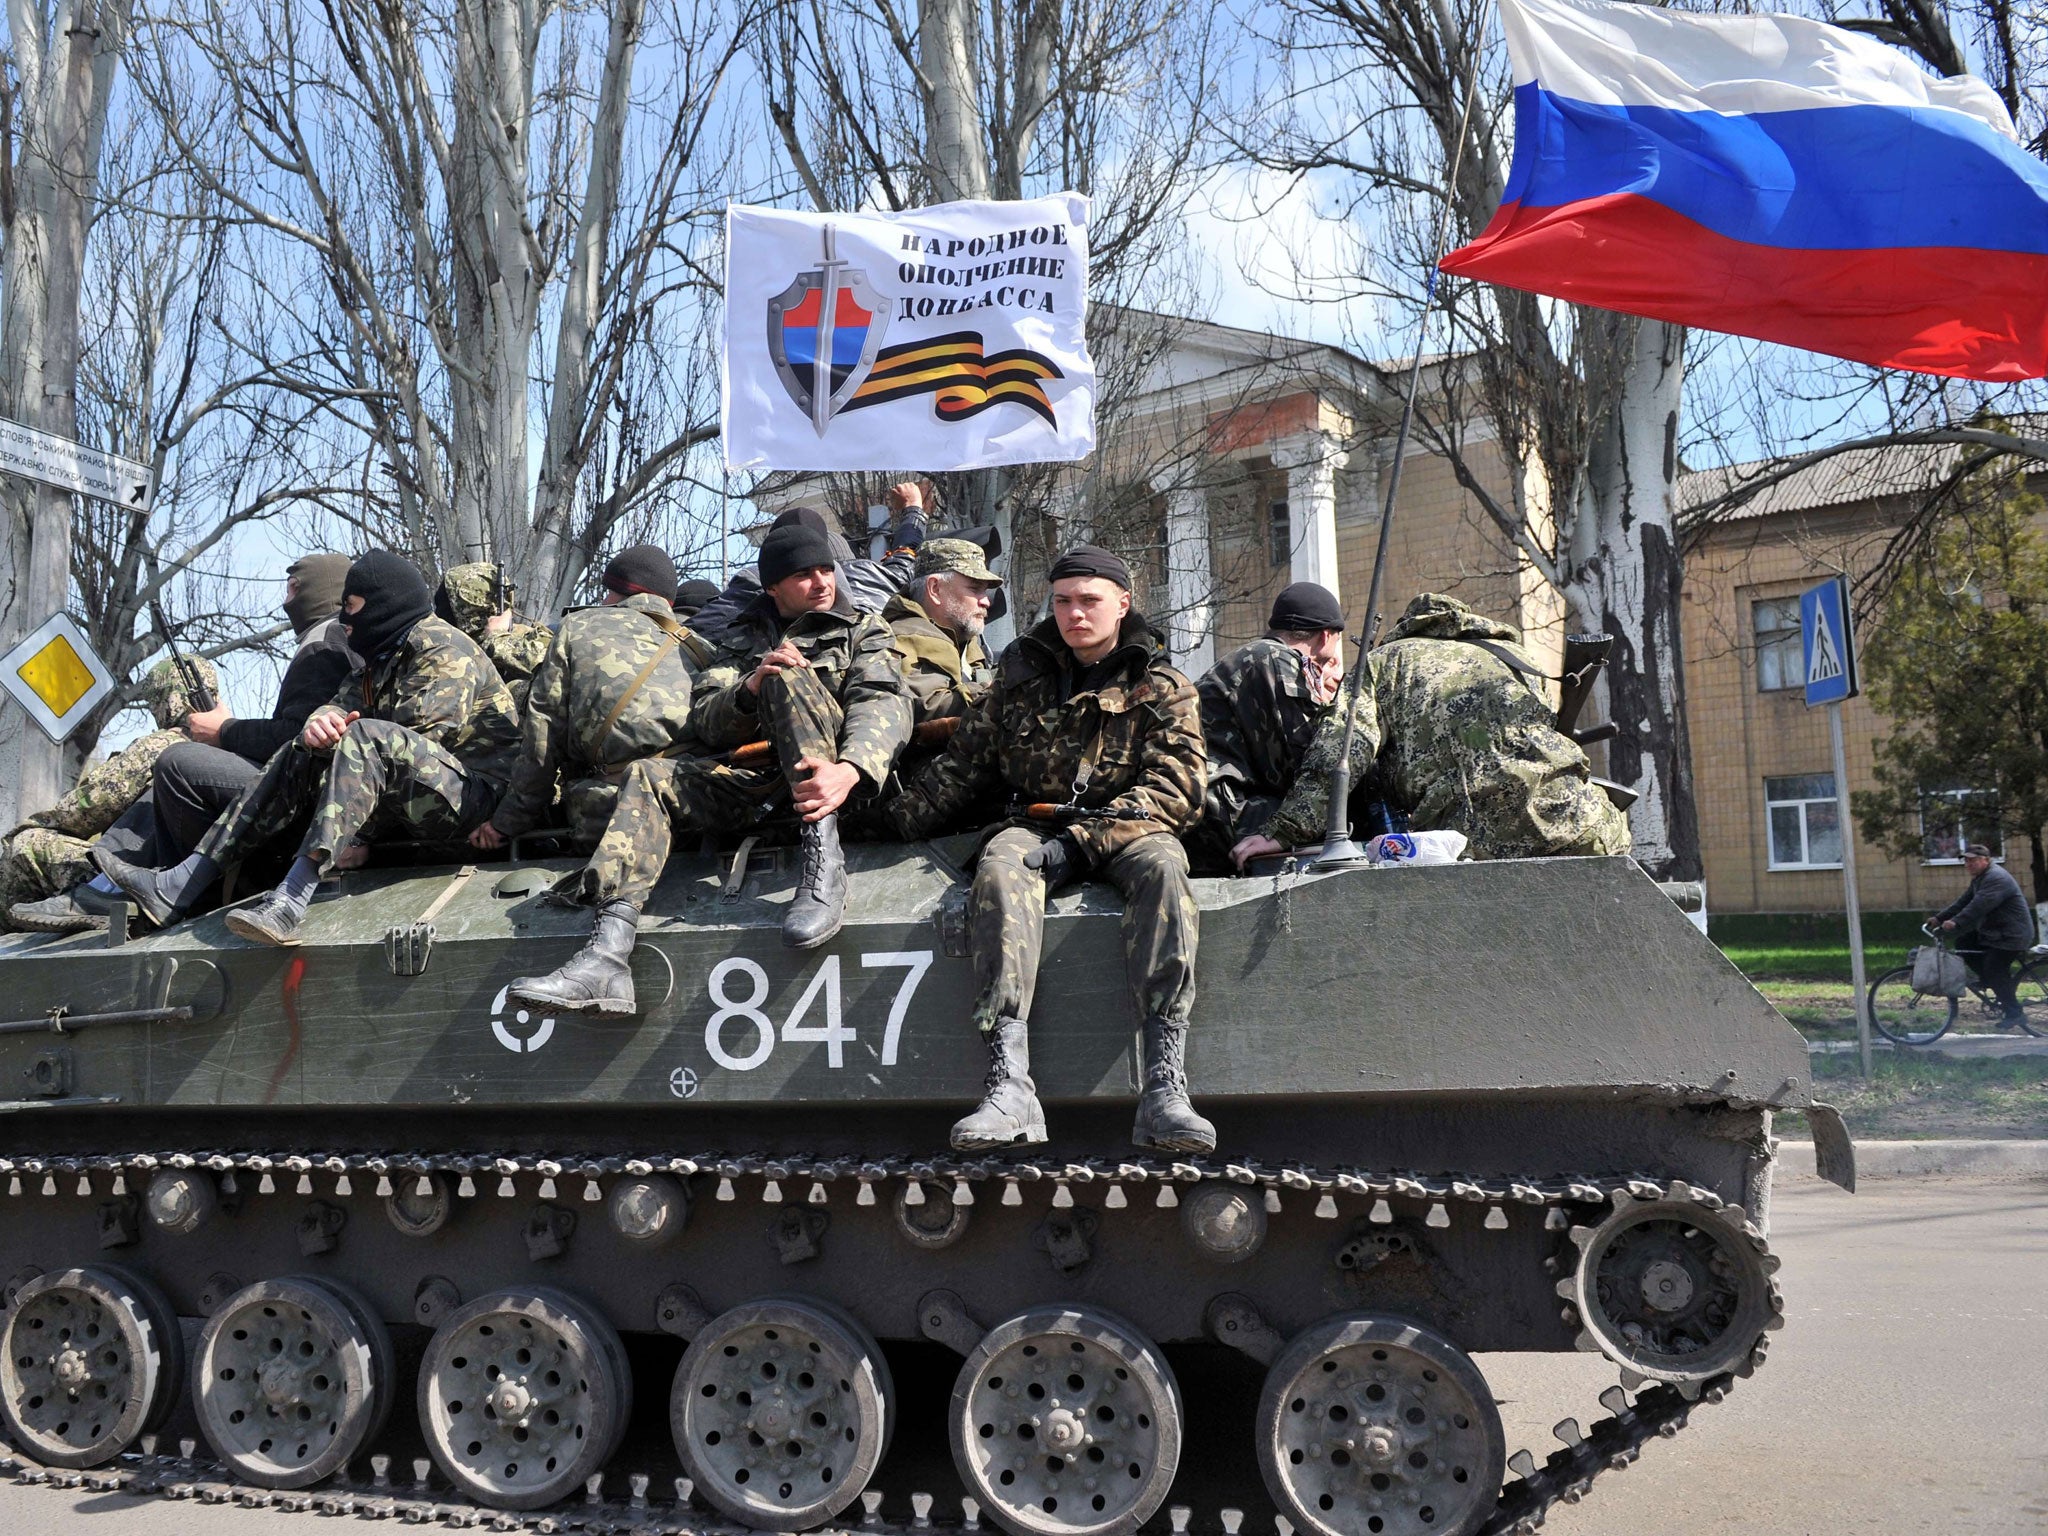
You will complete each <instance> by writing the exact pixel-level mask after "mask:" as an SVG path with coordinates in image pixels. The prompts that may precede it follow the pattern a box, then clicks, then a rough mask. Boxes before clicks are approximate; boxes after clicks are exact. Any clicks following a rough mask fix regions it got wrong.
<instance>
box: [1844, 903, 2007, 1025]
mask: <svg viewBox="0 0 2048 1536" xmlns="http://www.w3.org/2000/svg"><path fill="white" fill-rule="evenodd" d="M1920 931H1921V932H1922V933H1924V934H1926V935H1927V936H1928V937H1929V938H1930V939H1932V940H1934V942H1935V944H1936V945H1937V946H1938V947H1940V948H1942V949H1947V948H1948V947H1949V946H1948V941H1947V939H1946V938H1944V937H1943V935H1942V934H1940V933H1938V932H1937V931H1936V930H1935V929H1933V928H1932V927H1930V926H1928V925H1927V924H1926V923H1922V924H1921V925H1920ZM1955 953H1957V954H1959V955H1961V956H1963V963H1964V965H1965V966H1966V967H1968V970H1969V981H1968V984H1967V985H1968V990H1967V994H1966V995H1967V996H1969V997H1971V998H1974V999H1975V1002H1976V1006H1977V1007H1978V1008H1980V1009H1982V1010H1983V1011H1984V1012H1985V1013H1986V1014H1988V1015H1989V1016H1990V1019H1991V1021H1992V1022H1993V1023H1997V1022H1999V1021H2001V1020H2003V1019H2004V1017H2005V1010H2004V1008H2003V1007H2002V1006H2001V1005H2000V1003H1999V1001H1998V996H1997V994H1996V993H1994V992H1993V991H1992V990H1991V988H1990V987H1989V986H1987V985H1986V984H1985V983H1984V981H1983V980H1982V979H1981V978H1980V977H1979V976H1978V975H1977V967H1976V965H1975V963H1974V962H1972V961H1971V960H1970V958H1969V957H1970V956H1971V955H1981V954H1982V953H1983V951H1982V950H1981V949H1958V950H1956V951H1955ZM1866 995H1867V996H1868V997H1869V999H1870V1023H1871V1027H1872V1028H1873V1029H1875V1030H1876V1031H1877V1032H1878V1033H1879V1034H1881V1035H1883V1036H1884V1037H1885V1039H1887V1040H1889V1041H1891V1042H1892V1043H1893V1044H1895V1045H1932V1044H1933V1043H1934V1042H1935V1041H1936V1040H1939V1039H1940V1038H1941V1037H1942V1036H1943V1035H1945V1034H1947V1033H1948V1032H1949V1030H1950V1028H1951V1027H1952V1026H1953V1025H1954V1024H1955V1022H1956V1018H1957V1016H1958V1015H1959V1014H1960V1013H1961V1012H1962V1004H1963V1001H1964V999H1963V998H1962V997H1948V996H1945V995H1944V994H1942V993H1940V992H1922V991H1920V990H1919V989H1917V988H1916V987H1915V986H1914V985H1913V967H1912V965H1911V963H1910V962H1909V963H1908V964H1905V965H1902V966H1899V967H1897V968H1896V969H1895V970H1889V971H1886V972H1885V973H1884V974H1883V975H1882V976H1880V977H1878V978H1877V979H1876V980H1875V981H1873V982H1872V983H1871V984H1870V987H1869V989H1868V992H1867V993H1866ZM2013 995H2014V996H2015V997H2017V998H2018V999H2019V1004H2020V1018H2019V1020H2018V1021H2017V1022H2018V1024H2019V1027H2020V1028H2021V1029H2022V1030H2024V1031H2026V1033H2028V1034H2030V1035H2036V1036H2040V1037H2042V1038H2048V944H2036V945H2035V946H2034V947H2033V948H2032V949H2031V950H2029V951H2028V953H2027V959H2026V962H2025V963H2024V964H2023V965H2021V966H2020V969H2019V973H2018V974H2017V975H2016V976H2014V978H2013Z"/></svg>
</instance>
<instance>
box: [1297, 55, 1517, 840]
mask: <svg viewBox="0 0 2048 1536" xmlns="http://www.w3.org/2000/svg"><path fill="white" fill-rule="evenodd" d="M1478 84H1479V52H1478V49H1477V48H1475V49H1474V50H1473V53H1472V67H1471V69H1470V70H1468V71H1467V72H1466V76H1465V105H1464V108H1463V110H1462V111H1461V112H1460V113H1459V115H1458V141H1457V144H1456V146H1455V148H1454V149H1453V150H1452V152H1451V174H1450V177H1449V179H1448V180H1447V181H1446V182H1445V184H1444V206H1443V212H1442V213H1441V215H1439V217H1438V219H1437V228H1436V243H1435V246H1434V249H1435V252H1436V254H1435V255H1434V256H1433V257H1432V258H1431V260H1430V263H1429V276H1428V278H1427V279H1426V280H1425V283H1424V285H1423V290H1422V314H1421V316H1420V318H1419V319H1418V320H1417V321H1416V326H1415V355H1414V356H1413V357H1411V358H1410V359H1409V363H1408V392H1407V395H1406V397H1405V398H1404V399H1403V400H1402V402H1401V426H1400V429H1399V430H1398V431H1397V432H1396V433H1395V434H1394V463H1393V467H1392V468H1391V469H1389V470H1388V471H1387V495H1386V501H1385V503H1384V505H1383V506H1382V507H1381V508H1380V534H1379V542H1378V544H1377V546H1376V547H1375V548H1374V550H1373V557H1372V580H1371V582H1370V583H1369V584H1368V585H1367V587H1366V594H1365V617H1364V621H1363V623H1362V625H1361V626H1360V629H1359V632H1358V654H1357V656H1355V657H1354V658H1353V659H1352V662H1351V682H1350V694H1349V699H1348V702H1347V703H1346V705H1345V709H1344V747H1343V750H1342V751H1341V752H1339V753H1338V754H1337V762H1336V765H1335V766H1334V767H1332V768H1331V770H1330V817H1329V822H1328V824H1327V825H1326V827H1325V828H1324V832H1323V851H1322V852H1321V853H1319V854H1317V855H1316V858H1315V867H1316V868H1317V869H1342V868H1345V867H1347V866H1349V865H1353V864H1363V863H1364V862H1365V850H1364V849H1363V848H1361V847H1359V846H1358V844H1357V843H1355V842H1353V841H1352V840H1351V744H1352V742H1353V740H1354V739H1355V738H1356V736H1357V732H1358V700H1359V697H1360V690H1361V689H1363V688H1364V687H1365V686H1366V684H1367V682H1368V681H1369V674H1368V671H1367V668H1366V664H1365V662H1366V656H1367V655H1368V654H1369V653H1370V652H1371V650H1372V646H1373V642H1374V641H1375V640H1377V639H1378V638H1379V630H1380V586H1381V583H1382V581H1383V580H1384V579H1385V576H1386V571H1387V543H1388V535H1389V533H1390V532H1391V531H1392V529H1393V526H1394V498H1395V496H1396V495H1398V494H1399V492H1400V489H1401V461H1402V459H1403V458H1405V457H1406V455H1407V451H1408V432H1409V428H1410V427H1412V426H1413V425H1414V422H1415V396H1416V392H1417V390H1418V389H1419V388H1420V387H1421V384H1422V347H1423V343H1424V342H1425V341H1427V340H1428V339H1429V314H1430V309H1431V307H1432V306H1433V305H1434V304H1435V302H1436V284H1437V276H1438V271H1439V265H1440V263H1441V262H1442V261H1443V259H1444V254H1445V247H1446V246H1447V245H1448V244H1449V242H1450V238H1451V215H1452V213H1453V212H1454V211H1455V209H1456V206H1457V196H1458V173H1459V172H1460V171H1461V170H1463V169H1464V167H1465V141H1466V138H1467V137H1468V134H1469V130H1470V128H1471V125H1472V99H1473V97H1474V96H1475V95H1476V94H1477V87H1478Z"/></svg>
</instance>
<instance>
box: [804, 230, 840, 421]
mask: <svg viewBox="0 0 2048 1536" xmlns="http://www.w3.org/2000/svg"><path fill="white" fill-rule="evenodd" d="M818 270H819V272H820V273H821V274H822V275H823V277H824V290H823V299H824V303H823V304H822V306H820V312H819V315H818V356H817V360H816V361H815V362H814V363H812V365H811V368H812V374H811V377H812V379H813V381H814V382H813V383H812V385H811V425H812V426H814V427H816V428H817V429H818V436H820V437H823V436H824V435H825V428H827V427H828V426H830V425H831V424H832V326H833V322H834V321H835V320H837V318H838V310H839V274H840V273H842V272H844V271H845V270H846V263H845V262H843V261H841V260H840V259H839V255H838V252H837V250H836V249H835V248H834V241H833V230H832V226H831V225H830V224H827V225H826V226H825V259H824V260H823V261H822V262H820V263H819V264H818Z"/></svg>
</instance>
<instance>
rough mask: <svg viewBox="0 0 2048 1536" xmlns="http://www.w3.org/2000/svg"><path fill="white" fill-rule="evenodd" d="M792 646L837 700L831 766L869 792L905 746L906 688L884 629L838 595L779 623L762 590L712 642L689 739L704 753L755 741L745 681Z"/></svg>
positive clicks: (757, 729) (753, 706) (752, 703)
mask: <svg viewBox="0 0 2048 1536" xmlns="http://www.w3.org/2000/svg"><path fill="white" fill-rule="evenodd" d="M784 640H787V641H789V642H791V643H792V644H793V645H795V646H796V648H797V650H798V652H799V653H800V654H801V655H802V656H803V657H804V659H805V660H806V661H808V662H809V663H810V664H811V668H812V670H813V671H815V672H816V673H817V674H818V677H819V679H820V680H821V681H822V682H823V683H824V684H825V685H826V687H827V688H829V689H830V690H831V693H832V696H833V697H834V698H835V699H837V700H838V701H839V707H840V708H841V709H842V710H844V711H845V715H846V718H845V720H844V721H843V722H842V723H841V725H840V727H839V760H840V761H841V762H843V763H851V764H852V765H853V766H854V767H855V768H858V769H859V770H860V772H861V777H862V778H863V779H864V780H865V781H866V782H865V784H864V786H863V787H864V788H866V789H868V790H877V789H880V788H881V787H882V784H883V782H884V781H885V780H887V779H888V777H889V768H890V765H891V764H893V763H894V762H895V761H896V756H897V754H898V753H900V752H901V751H902V750H903V748H904V746H905V744H906V743H908V742H909V740H910V724H911V721H910V689H909V686H908V685H907V684H905V682H904V681H903V671H902V669H901V668H900V667H898V666H897V665H896V653H895V652H894V651H893V650H891V649H890V644H889V641H890V636H889V626H888V625H886V624H884V623H883V622H882V621H881V619H880V618H879V617H878V616H877V615H875V614H872V613H860V612H857V611H856V610H855V609H854V607H853V606H852V604H851V603H850V602H849V601H848V600H847V598H846V596H845V594H844V593H841V594H840V597H839V600H838V602H837V603H836V604H835V605H834V606H833V607H831V608H825V609H820V610H818V611H816V612H813V613H800V614H798V615H797V616H796V617H795V618H793V619H791V620H790V621H789V622H788V623H787V624H786V625H785V624H784V623H783V622H782V619H781V616H780V615H779V614H778V613H777V612H776V609H775V599H774V598H772V597H770V596H769V595H768V594H767V593H765V592H763V593H762V594H761V595H760V596H759V597H757V598H755V599H754V600H753V602H751V603H749V604H748V605H747V606H746V607H745V608H743V609H741V610H740V613H739V615H738V617H736V618H735V619H734V620H733V621H732V623H731V624H729V625H727V626H726V628H725V630H724V631H723V632H722V633H721V634H720V635H719V636H718V639H717V641H716V647H717V654H716V655H715V657H714V658H713V660H712V662H711V664H710V665H709V666H708V667H706V668H705V670H704V672H703V675H702V676H701V677H699V678H698V679H697V686H696V690H695V695H694V699H695V702H694V703H693V704H692V706H691V709H690V733H691V734H692V735H693V736H696V737H697V738H698V739H699V740H701V741H702V742H703V743H704V746H705V748H706V750H708V751H712V752H729V751H731V750H732V749H733V748H734V747H739V746H744V745H746V744H747V743H748V742H750V741H759V740H760V739H761V736H762V731H761V722H760V718H759V716H758V714H757V709H758V701H757V700H756V698H755V696H754V695H753V694H751V693H749V692H747V687H746V682H747V677H748V675H749V674H750V673H751V672H752V671H753V670H754V668H755V666H756V665H757V664H758V663H759V662H760V660H761V658H762V657H763V656H765V655H766V654H767V653H768V652H770V651H772V650H774V649H775V647H776V646H777V645H778V644H780V643H781V642H782V641H784Z"/></svg>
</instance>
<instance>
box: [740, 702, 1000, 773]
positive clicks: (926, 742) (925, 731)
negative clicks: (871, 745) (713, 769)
mask: <svg viewBox="0 0 2048 1536" xmlns="http://www.w3.org/2000/svg"><path fill="white" fill-rule="evenodd" d="M959 728H960V717H959V716H958V715H941V716H939V718H938V719H936V720H927V721H925V722H924V723H923V724H921V725H919V726H917V727H916V728H915V729H913V730H912V731H911V733H910V742H911V745H912V746H918V747H943V746H944V745H945V744H946V743H947V742H949V741H951V740H952V739H953V732H955V731H956V730H958V729H959ZM774 760H775V743H774V742H772V741H750V742H748V743H747V744H746V745H745V746H739V747H734V748H733V749H732V750H731V751H730V752H728V753H726V754H725V756H724V757H723V758H721V759H720V761H721V762H727V763H731V764H732V765H733V767H735V768H761V767H765V766H766V765H768V764H769V763H771V762H773V761H774Z"/></svg>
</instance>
